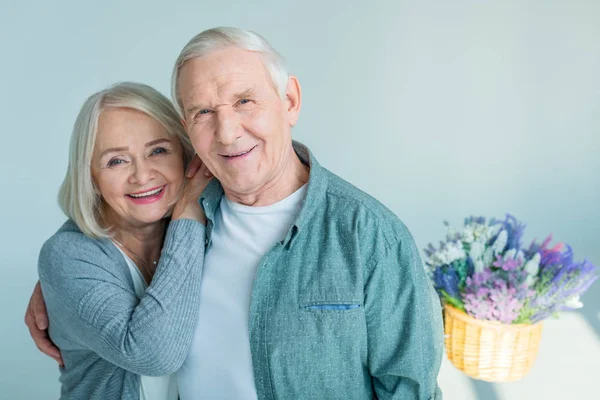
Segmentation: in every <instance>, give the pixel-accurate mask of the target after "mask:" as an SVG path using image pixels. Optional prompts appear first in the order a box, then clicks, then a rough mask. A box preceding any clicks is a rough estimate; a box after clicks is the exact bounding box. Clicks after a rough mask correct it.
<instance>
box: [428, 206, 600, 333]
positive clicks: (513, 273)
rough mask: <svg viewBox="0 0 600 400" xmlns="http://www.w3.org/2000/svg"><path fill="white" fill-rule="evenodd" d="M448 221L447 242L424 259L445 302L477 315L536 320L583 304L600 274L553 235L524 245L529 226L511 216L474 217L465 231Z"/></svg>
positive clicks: (526, 321)
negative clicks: (575, 259)
mask: <svg viewBox="0 0 600 400" xmlns="http://www.w3.org/2000/svg"><path fill="white" fill-rule="evenodd" d="M445 225H446V226H447V230H448V232H447V235H446V240H445V241H442V242H441V243H440V245H439V247H438V248H436V247H434V246H433V245H431V244H429V246H428V247H427V248H426V249H425V254H426V262H425V263H426V265H427V267H428V271H429V273H430V277H431V279H432V280H433V284H434V287H435V289H436V290H437V292H438V294H439V295H440V297H441V298H442V300H443V301H444V302H445V303H446V304H450V305H452V306H453V307H455V308H457V309H459V310H462V311H464V312H466V313H467V314H468V315H470V316H471V317H473V318H475V319H478V320H487V321H499V322H502V323H504V324H535V323H537V322H539V321H541V320H543V319H545V318H548V317H550V316H556V315H557V314H558V313H559V312H561V311H565V310H573V309H576V308H580V307H582V306H583V304H582V303H581V301H580V296H581V295H582V294H583V293H584V292H585V291H586V290H587V289H588V288H589V287H590V286H591V285H592V283H593V282H594V281H595V280H596V279H597V278H598V273H599V270H598V267H596V266H594V265H593V264H592V263H591V262H590V261H588V260H583V261H580V262H577V261H574V260H573V250H572V249H571V247H570V246H569V245H566V244H562V243H558V244H556V245H554V246H552V247H550V246H551V245H550V242H551V241H552V236H551V235H550V236H548V237H547V238H546V240H544V241H543V242H541V243H538V242H537V241H536V240H534V241H533V243H531V245H530V246H529V247H523V246H522V243H521V239H522V236H523V232H524V230H525V225H524V224H522V223H521V222H519V221H518V220H517V219H516V218H515V217H513V216H512V215H507V216H506V218H505V219H504V220H496V219H491V220H489V221H487V220H486V218H484V217H469V218H466V219H465V221H464V227H463V228H462V229H460V230H455V229H453V228H451V227H450V226H449V225H448V223H445Z"/></svg>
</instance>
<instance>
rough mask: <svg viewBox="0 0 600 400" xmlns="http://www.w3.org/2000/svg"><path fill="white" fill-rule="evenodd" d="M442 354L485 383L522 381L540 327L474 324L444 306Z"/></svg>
mask: <svg viewBox="0 0 600 400" xmlns="http://www.w3.org/2000/svg"><path fill="white" fill-rule="evenodd" d="M444 332H445V334H446V339H445V343H446V353H447V354H448V358H449V359H450V361H452V364H454V366H455V367H456V368H458V369H460V370H461V371H463V372H464V373H466V374H467V375H469V376H471V377H473V378H475V379H480V380H484V381H488V382H511V381H516V380H519V379H521V378H523V377H524V376H525V375H527V373H528V372H529V370H530V369H531V366H532V365H533V362H534V361H535V357H536V355H537V351H538V347H539V344H540V339H541V336H542V324H541V323H537V324H534V325H508V324H503V323H500V322H493V321H481V320H477V319H475V318H473V317H471V316H469V315H467V314H465V313H464V312H462V311H460V310H458V309H456V308H454V307H452V306H450V305H447V304H446V305H445V306H444Z"/></svg>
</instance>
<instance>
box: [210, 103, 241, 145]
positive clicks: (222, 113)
mask: <svg viewBox="0 0 600 400" xmlns="http://www.w3.org/2000/svg"><path fill="white" fill-rule="evenodd" d="M241 135H242V127H241V126H240V123H239V119H238V116H237V114H236V113H235V112H233V111H232V110H219V111H217V130H216V139H217V141H218V142H219V143H221V144H222V145H224V146H229V145H231V144H233V143H234V142H235V141H236V140H237V139H238V138H239V137H240V136H241Z"/></svg>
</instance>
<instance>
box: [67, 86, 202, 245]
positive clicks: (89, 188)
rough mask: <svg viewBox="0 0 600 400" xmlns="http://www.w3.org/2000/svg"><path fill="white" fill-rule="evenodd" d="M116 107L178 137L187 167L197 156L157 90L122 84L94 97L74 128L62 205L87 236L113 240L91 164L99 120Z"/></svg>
mask: <svg viewBox="0 0 600 400" xmlns="http://www.w3.org/2000/svg"><path fill="white" fill-rule="evenodd" d="M112 107H114V108H131V109H133V110H137V111H141V112H143V113H145V114H147V115H148V116H150V117H152V118H154V119H155V120H156V121H158V122H159V123H160V124H161V125H162V126H163V127H164V128H165V129H166V130H167V132H168V133H169V134H170V135H173V136H177V137H178V138H179V140H180V141H181V144H182V146H183V153H184V164H185V165H187V163H188V162H189V160H190V159H191V157H192V156H193V154H194V150H193V148H192V145H191V143H190V140H189V138H188V136H187V134H186V133H185V129H184V127H183V125H182V123H181V120H180V118H179V115H178V114H177V111H176V110H175V108H174V107H173V104H172V103H171V102H170V101H169V99H167V98H166V97H165V96H163V95H162V94H161V93H160V92H158V91H157V90H155V89H153V88H151V87H150V86H147V85H143V84H141V83H134V82H121V83H117V84H115V85H113V86H111V87H109V88H108V89H105V90H102V91H100V92H98V93H94V94H93V95H91V96H90V97H89V98H88V99H87V100H86V101H85V103H84V104H83V106H82V107H81V111H79V115H78V116H77V120H76V121H75V126H74V127H73V133H72V135H71V144H70V148H69V165H68V167H67V173H66V175H65V179H64V181H63V183H62V185H61V186H60V190H59V194H58V203H59V205H60V208H61V209H62V210H63V212H64V213H65V214H66V215H67V217H69V218H71V219H72V220H73V221H75V223H76V224H77V226H78V227H79V229H81V231H82V232H83V233H84V234H86V235H87V236H89V237H92V238H96V239H99V238H105V237H110V232H109V231H108V229H107V228H105V227H103V226H102V224H101V219H102V207H101V206H102V199H101V197H100V195H99V194H98V193H97V191H96V189H95V187H94V183H93V179H92V172H91V162H92V154H93V151H94V144H95V142H96V133H97V130H98V119H99V118H100V114H101V113H102V111H103V110H105V109H106V108H112Z"/></svg>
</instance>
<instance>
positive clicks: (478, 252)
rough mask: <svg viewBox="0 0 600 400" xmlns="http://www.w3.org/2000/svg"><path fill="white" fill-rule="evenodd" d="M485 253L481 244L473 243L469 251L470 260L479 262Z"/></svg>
mask: <svg viewBox="0 0 600 400" xmlns="http://www.w3.org/2000/svg"><path fill="white" fill-rule="evenodd" d="M484 251H485V246H484V245H483V243H481V242H473V243H472V244H471V249H470V250H469V256H470V257H471V259H472V260H479V259H480V258H481V256H482V255H483V252H484Z"/></svg>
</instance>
